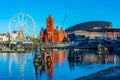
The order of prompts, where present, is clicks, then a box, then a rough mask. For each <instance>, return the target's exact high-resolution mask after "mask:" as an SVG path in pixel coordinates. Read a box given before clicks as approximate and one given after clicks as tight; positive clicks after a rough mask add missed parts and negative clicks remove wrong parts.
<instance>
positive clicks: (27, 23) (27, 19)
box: [8, 13, 36, 42]
mask: <svg viewBox="0 0 120 80" xmlns="http://www.w3.org/2000/svg"><path fill="white" fill-rule="evenodd" d="M35 27H36V26H35V22H34V20H33V18H32V17H31V16H30V15H29V14H24V13H18V14H16V15H14V16H13V17H12V18H11V19H10V21H9V25H8V28H9V34H10V40H11V41H12V42H17V41H20V42H23V41H25V42H26V41H27V42H28V41H30V38H29V37H34V35H35V34H34V33H35Z"/></svg>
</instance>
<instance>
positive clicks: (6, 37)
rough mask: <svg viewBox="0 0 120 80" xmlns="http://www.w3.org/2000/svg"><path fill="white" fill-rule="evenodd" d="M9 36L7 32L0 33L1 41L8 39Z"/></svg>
mask: <svg viewBox="0 0 120 80" xmlns="http://www.w3.org/2000/svg"><path fill="white" fill-rule="evenodd" d="M8 39H9V37H8V36H7V35H6V34H0V42H5V41H8Z"/></svg>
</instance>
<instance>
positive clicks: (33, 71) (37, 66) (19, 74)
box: [0, 50, 120, 80]
mask: <svg viewBox="0 0 120 80" xmlns="http://www.w3.org/2000/svg"><path fill="white" fill-rule="evenodd" d="M49 52H50V55H51V56H50V57H51V59H50V58H48V61H47V60H46V61H45V62H44V61H43V60H44V59H42V61H40V62H39V61H38V62H37V63H33V61H32V60H33V54H31V53H29V54H28V53H24V54H22V53H20V54H19V53H0V67H1V68H0V72H3V73H0V80H10V79H16V80H18V79H20V80H24V79H25V80H27V79H30V80H31V79H33V80H34V79H35V78H36V77H37V78H38V79H42V80H48V79H53V80H58V79H59V78H61V77H64V79H69V80H71V79H75V78H77V77H81V76H85V75H89V74H91V73H94V72H97V71H100V70H104V69H106V68H108V67H111V66H114V64H117V63H119V62H120V57H119V56H118V55H115V54H113V55H108V56H106V55H99V56H98V55H97V54H96V53H83V52H80V51H79V52H76V51H75V52H72V50H71V51H68V52H67V51H49ZM69 53H70V54H71V55H70V54H69ZM41 54H42V53H41ZM73 54H74V55H73ZM45 55H47V54H45ZM73 56H74V58H72V57H73ZM46 58H47V56H46ZM39 59H41V58H39ZM98 64H99V65H98ZM111 64H113V65H111ZM89 67H92V70H91V68H89ZM76 73H77V74H76Z"/></svg>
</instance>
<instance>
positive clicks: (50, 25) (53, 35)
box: [40, 15, 67, 43]
mask: <svg viewBox="0 0 120 80" xmlns="http://www.w3.org/2000/svg"><path fill="white" fill-rule="evenodd" d="M65 39H67V34H66V33H65V31H64V30H63V29H62V28H60V30H59V29H58V26H56V28H54V19H53V18H52V17H51V15H49V16H48V18H47V19H46V29H45V30H43V29H41V31H40V41H41V42H44V43H49V42H53V43H57V42H63V41H64V40H65Z"/></svg>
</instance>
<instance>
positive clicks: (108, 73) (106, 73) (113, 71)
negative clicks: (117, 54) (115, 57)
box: [75, 64, 120, 80]
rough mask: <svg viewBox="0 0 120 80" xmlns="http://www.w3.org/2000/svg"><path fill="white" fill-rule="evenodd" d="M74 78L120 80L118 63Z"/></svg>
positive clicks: (80, 79)
mask: <svg viewBox="0 0 120 80" xmlns="http://www.w3.org/2000/svg"><path fill="white" fill-rule="evenodd" d="M75 80H120V64H119V65H117V66H115V67H111V68H108V69H106V70H103V71H100V72H97V73H94V74H91V75H89V76H84V77H81V78H78V79H75Z"/></svg>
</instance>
